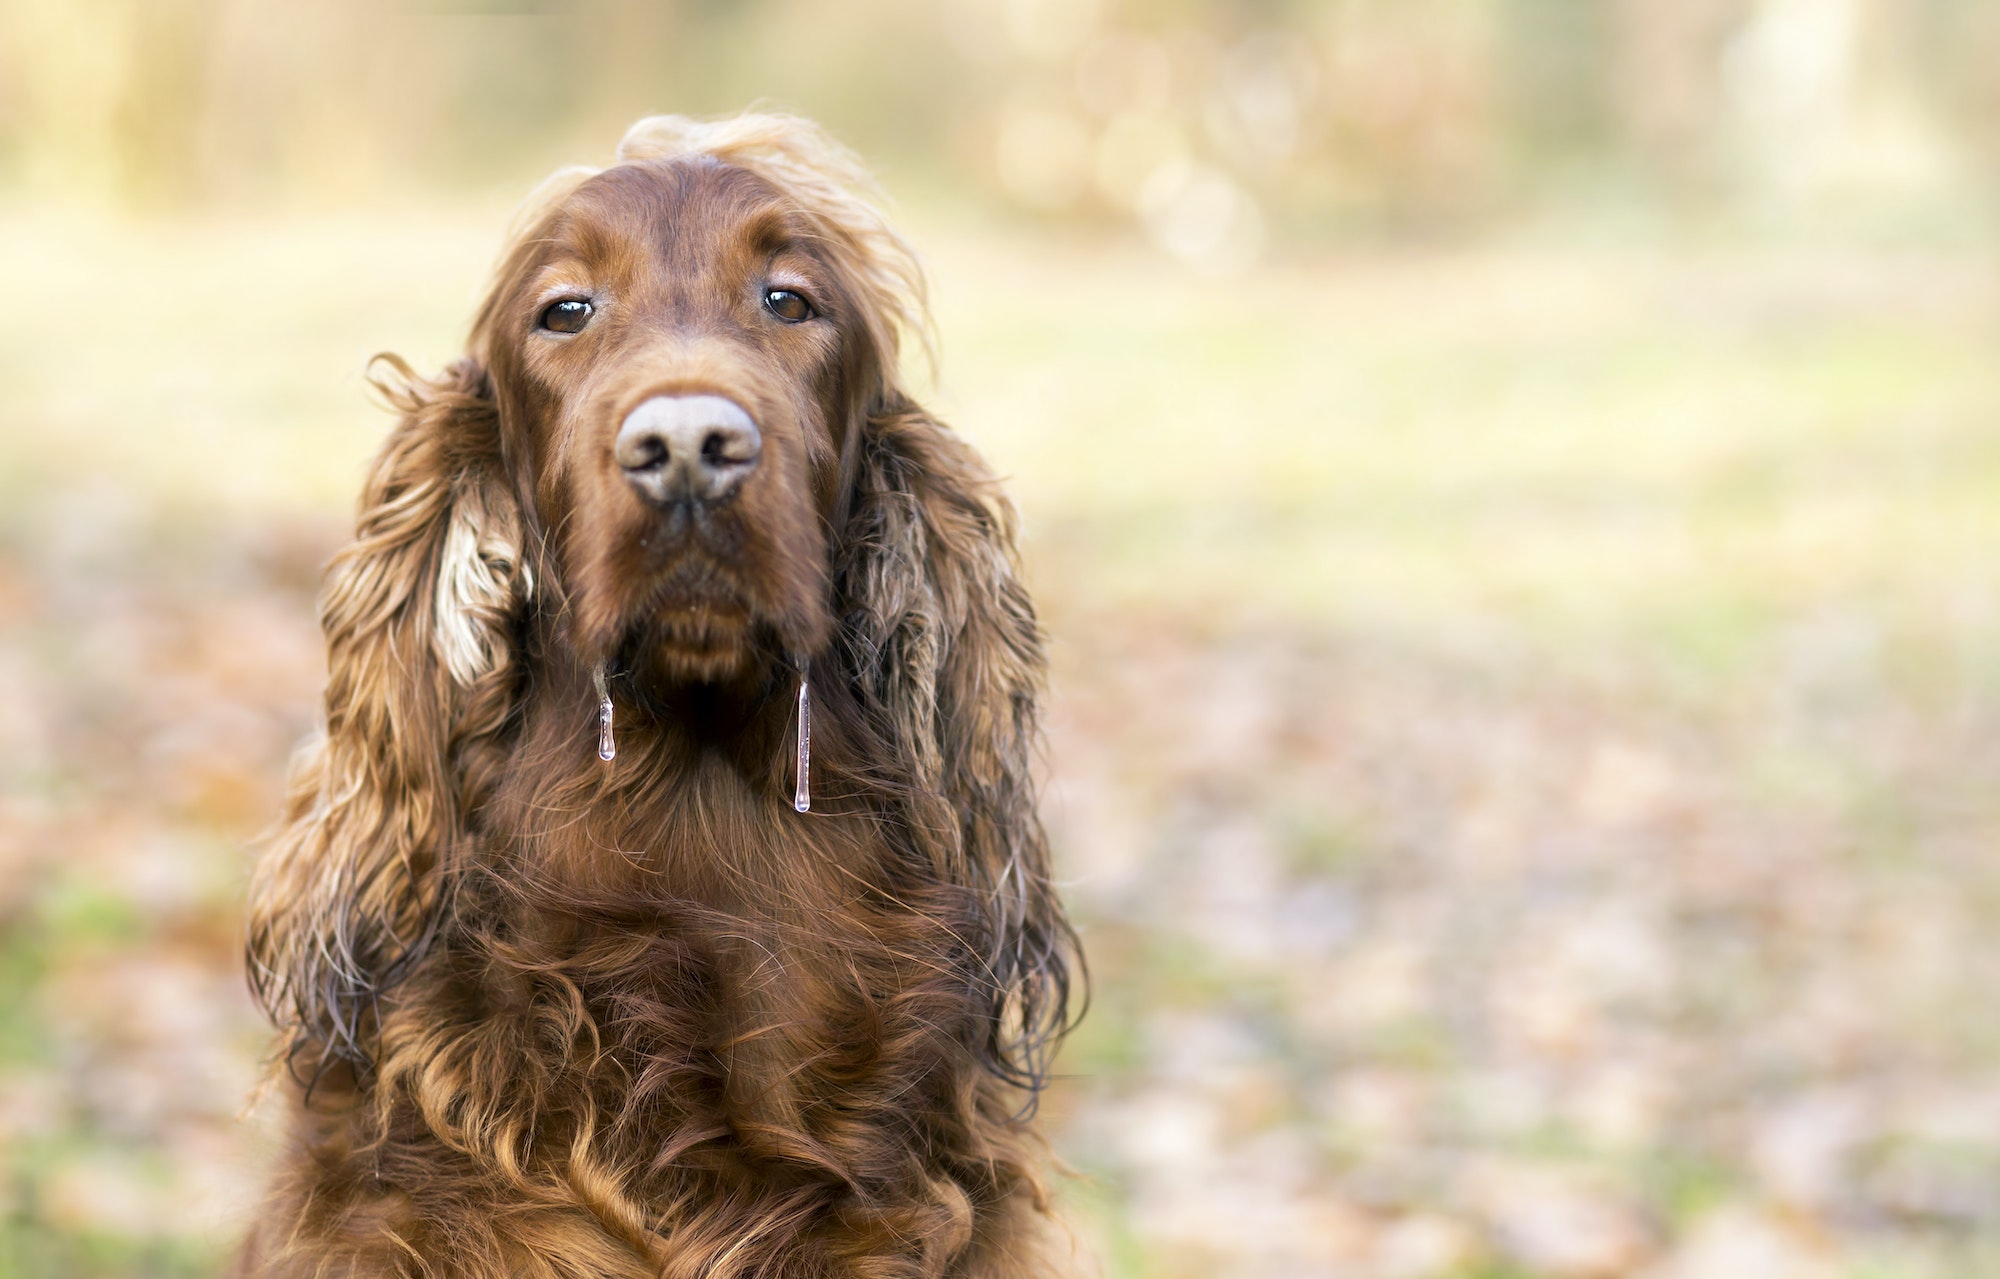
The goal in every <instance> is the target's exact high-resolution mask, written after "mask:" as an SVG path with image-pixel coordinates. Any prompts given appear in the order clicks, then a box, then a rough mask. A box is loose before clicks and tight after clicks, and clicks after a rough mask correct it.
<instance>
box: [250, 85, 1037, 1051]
mask: <svg viewBox="0 0 2000 1279" xmlns="http://www.w3.org/2000/svg"><path fill="white" fill-rule="evenodd" d="M866 192H867V187H866V184H865V179H864V178H863V176H862V174H861V171H860V170H859V168H858V167H857V166H856V165H855V163H854V162H853V160H852V159H851V157H850V156H848V154H847V153H846V152H844V151H843V150H841V149H840V148H839V147H838V146H837V145H835V144H834V143H833V142H832V141H831V140H830V139H828V138H827V137H826V135H825V134H824V133H822V132H821V131H820V130H818V129H817V128H816V127H814V126H812V125H809V124H806V123H804V122H802V121H798V120H795V119H791V118H788V117H780V116H762V115H749V116H741V117H737V118H735V119H731V120H726V121H722V122H718V123H711V124H702V123H697V122H693V121H688V120H684V119H680V118H675V117H660V118H656V119H652V120H647V121H642V122H641V123H640V124H639V125H638V126H636V127H635V128H634V129H633V130H632V132H631V133H630V134H628V135H627V137H626V139H625V142H624V144H623V145H622V146H621V148H620V152H619V162H618V163H617V164H615V165H614V166H612V167H610V168H608V169H604V170H569V171H565V172H563V173H559V174H557V175H556V176H555V177H554V178H552V179H550V181H549V182H547V183H545V184H544V186H543V188H542V189H541V190H540V191H539V192H538V193H537V194H536V196H534V197H533V198H532V199H531V200H530V202H529V205H528V207H527V209H526V210H525V211H524V213H523V215H522V217H521V218H520V219H519V220H518V223H517V226H518V229H517V231H516V232H515V234H514V235H513V236H512V238H511V239H510V243H509V246H508V248H507V250H506V252H505V253H504V255H503V259H502V262H501V266H500V269H499V271H498V273H497V276H496V280H495V283H494V285H493V288H492V290H491V291H490V293H489V295H488V297H487V299H486V301H485V303H484V305H483V306H482V307H481V308H480V311H479V314H478V317H477V319H476V321H475V323H474V326H473V333H472V340H471V342H470V343H469V345H468V350H467V354H466V356H465V358H464V359H462V360H460V361H458V362H457V363H456V364H454V365H453V366H452V367H451V368H450V369H449V370H447V371H446V373H445V374H444V375H443V376H441V377H438V378H434V379H426V378H420V377H417V376H415V375H414V374H413V373H412V372H411V371H410V370H409V369H408V368H407V366H405V365H403V364H402V363H401V362H400V361H395V360H390V362H389V363H390V367H391V369H392V371H393V372H394V374H395V376H394V377H393V378H385V379H384V380H383V381H382V383H381V385H382V386H383V387H384V390H385V391H386V392H387V394H388V396H389V398H390V399H391V401H392V402H393V403H394V404H395V406H396V407H397V408H398V409H399V410H400V411H401V413H402V420H401V422H400V423H399V425H398V427H397V428H396V430H395V431H393V432H392V433H391V435H390V438H389V440H388V442H387V444H386V445H385V446H384V448H383V451H382V453H381V455H380V456H379V457H378V459H377V461H376V463H375V467H374V470H373V472H372V474H371V476H370V480H369V484H368V487H367V489H366V491H365V492H364V495H363V499H362V509H361V516H360V520H359V526H358V530H357V537H356V540H355V542H354V544H353V545H351V546H350V547H348V548H347V549H346V550H344V551H342V552H341V553H340V555H339V556H338V557H336V559H335V561H334V563H333V565H332V567H331V568H330V569H329V571H328V577H327V586H326V592H325V596H324V600H323V603H322V610H323V615H324V616H323V621H324V625H325V629H326V634H327V643H328V650H329V666H330V677H329V680H328V686H327V693H326V713H327V728H326V733H325V734H324V738H323V740H322V742H321V744H320V746H319V747H318V749H317V750H316V751H314V752H309V753H308V754H306V755H305V756H303V757H302V761H301V763H300V765H299V766H298V768H297V770H296V772H295V776H294V780H293V787H292V796H291V801H290V808H289V811H288V813H287V817H286V821H285V823H284V825H283V827H282V828H281V830H280V832H279V835H278V837H277V839H276V840H275V841H274V843H273V846H272V848H271V849H270V850H269V852H268V853H267V854H266V855H265V858H264V860H263V862H262V863H261V865H260V867H259V873H258V877H257V880H256V883H255V885H254V887H253V894H252V920H251V940H250V959H251V973H252V980H253V984H254V985H255V986H256V988H257V990H258V992H259V994H260V996H261V997H262V998H263V999H264V1001H265V1003H266V1005H267V1007H269V1008H270V1009H271V1010H272V1012H273V1015H274V1016H275V1017H276V1019H277V1020H278V1021H279V1022H280V1023H281V1025H283V1026H285V1027H286V1028H287V1029H288V1030H289V1031H290V1033H291V1040H292V1043H291V1047H292V1048H293V1050H294V1051H295V1052H300V1053H304V1054H306V1055H307V1056H308V1058H309V1059H311V1060H314V1061H318V1062H321V1063H324V1062H326V1061H327V1060H329V1059H343V1060H345V1061H347V1062H349V1063H351V1064H353V1065H354V1066H356V1067H357V1068H359V1069H361V1070H363V1071H364V1072H365V1069H366V1066H367V1062H368V1060H369V1054H370V1045H369V1036H370V1033H371V1032H370V1029H369V1020H370V1016H371V1013H370V1009H371V1008H372V1007H373V1006H374V1004H375V1001H377V1000H378V999H380V998H381V997H382V995H383V994H384V993H385V992H386V991H387V990H389V989H390V988H391V987H393V986H394V985H395V984H396V983H397V982H398V981H400V980H401V979H402V978H403V977H404V976H406V975H407V974H408V972H409V970H410V968H411V966H412V965H413V964H415V963H416V962H417V961H418V960H419V959H420V958H421V956H422V955H423V954H424V953H425V950H426V948H427V947H428V946H429V945H430V944H431V941H432V938H433V936H434V931H435V929H436V928H437V927H438V921H439V918H440V915H441V913H442V912H440V911H439V909H438V904H439V901H440V898H441V894H442V893H443V891H444V887H443V885H444V884H445V883H446V881H447V880H448V879H449V875H450V870H451V867H452V866H453V864H454V863H455V861H457V860H460V859H463V858H464V857H467V856H469V855H471V854H470V852H469V849H470V847H471V845H472V842H473V841H472V839H471V836H470V835H469V833H468V832H469V831H470V829H471V822H472V818H473V815H474V814H476V813H477V812H478V811H479V809H480V806H481V805H482V803H483V802H484V801H485V799H486V798H487V796H488V795H489V794H490V792H491V786H492V784H493V779H494V778H495V776H497V775H498V774H499V773H500V772H501V771H502V770H501V769H500V768H499V767H498V765H499V763H500V762H501V761H502V760H504V758H505V756H506V754H507V752H508V751H509V750H510V749H512V738H511V736H510V734H512V733H513V732H514V731H516V729H517V727H518V724H519V716H517V715H516V714H515V711H516V709H517V707H518V704H519V699H520V698H521V696H522V695H523V689H524V688H526V687H529V686H534V685H539V686H541V687H544V688H547V687H551V686H555V685H561V684H562V683H563V681H564V680H568V681H570V682H571V683H574V680H575V678H576V672H577V671H579V670H583V671H587V670H589V669H590V668H591V667H592V666H593V665H595V664H598V663H603V664H605V665H607V666H609V667H611V668H612V669H613V670H615V671H616V672H617V673H618V676H619V678H620V680H621V681H623V686H624V687H627V688H628V689H630V690H632V691H633V692H634V693H635V694H637V695H638V696H640V697H641V698H642V699H644V698H645V696H646V694H647V693H649V692H652V691H657V690H661V689H667V690H671V689H673V688H679V687H686V686H691V685H714V684H723V685H737V686H745V687H751V688H755V687H758V686H759V685H760V682H761V684H762V685H763V686H765V687H767V688H768V686H769V685H770V684H771V682H772V680H773V677H774V672H780V671H783V670H785V669H786V668H787V667H789V666H791V665H793V664H796V663H801V662H803V663H806V664H808V665H809V666H810V669H811V671H812V678H813V681H814V684H815V687H816V688H822V689H826V690H827V691H828V692H829V693H830V694H831V695H832V702H833V704H834V705H835V706H836V707H846V708H848V709H849V710H850V711H851V712H852V715H853V716H854V718H855V721H856V730H857V731H856V733H855V734H854V735H853V736H852V739H851V740H853V741H855V742H864V741H865V742H869V743H875V744H876V746H877V747H878V748H879V751H880V753H881V755H882V756H883V757H882V758H877V759H869V760H865V761H851V762H852V763H854V764H855V765H856V767H855V769H854V770H853V775H854V776H857V777H860V776H862V775H866V776H869V777H874V778H878V779H882V780H883V782H884V783H885V784H884V786H883V788H882V789H881V791H880V793H879V794H877V795H876V796H875V797H874V798H873V799H872V800H871V801H869V802H871V803H874V804H875V805H877V806H879V807H883V808H889V807H899V808H901V809H903V810H905V811H903V812H902V813H901V814H900V816H899V818H898V820H896V821H894V822H892V823H890V824H888V825H887V826H886V827H885V829H893V830H897V831H901V832H905V833H906V834H905V835H903V836H899V838H907V839H909V840H911V841H913V842H915V843H917V844H920V845H923V847H921V848H917V849H914V850H912V851H913V852H915V853H917V854H918V856H916V857H915V858H913V859H912V863H911V864H921V865H928V866H931V867H934V868H935V874H937V875H938V876H940V877H942V878H943V879H944V880H946V881H947V882H948V883H949V884H951V885H953V886H954V887H955V888H962V889H964V890H967V891H966V894H965V896H966V897H967V899H969V900H972V901H974V902H976V903H977V910H978V911H979V912H980V914H981V922H980V923H979V924H978V925H977V926H976V927H975V928H973V929H971V930H970V931H971V932H973V933H975V934H978V935H977V936H971V937H968V940H969V941H970V942H972V943H973V944H974V945H975V947H976V950H977V954H976V963H975V964H974V967H975V968H976V970H977V971H976V972H974V973H973V974H971V976H972V979H973V980H974V984H975V985H984V986H990V992H989V994H990V1007H989V1009H988V1014H989V1022H990V1034H989V1036H988V1043H987V1044H986V1046H985V1055H986V1057H987V1059H988V1064H989V1065H990V1066H992V1068H993V1069H994V1070H995V1071H996V1072H997V1073H999V1074H1001V1075H1003V1076H1006V1077H1008V1078H1011V1079H1015V1080H1017V1081H1020V1082H1029V1083H1032V1082H1033V1081H1035V1080H1037V1079H1038V1078H1039V1076H1040V1072H1041V1070H1042V1068H1043V1064H1044V1061H1045V1053H1046V1050H1047V1048H1048V1046H1049V1044H1050V1041H1051V1038H1052V1036H1053V1035H1054V1034H1055V1033H1057V1032H1058V1031H1059V1029H1060V1027H1061V1025H1062V1024H1063V1020H1064V1011H1065V1010H1064V1005H1065V1002H1066V999H1067V982H1068V968H1067V966H1066V953H1067V945H1068V934H1067V928H1066V925H1065V924H1064V923H1063V920H1062V917H1061V913H1060V910H1059V909H1058V907H1057V905H1056V902H1055V898H1054V895H1053V892H1052V890H1051V889H1050V887H1049V883H1048V874H1047V856H1046V849H1045V846H1044V841H1043V837H1042V833H1041V829H1040V826H1039V824H1038V823H1037V821H1036V819H1035V815H1034V811H1033V802H1032V791H1031V786H1030V782H1029V778H1028V756H1029V751H1030V744H1031V741H1032V737H1033V734H1034V719H1033V717H1034V705H1035V700H1036V696H1037V690H1038V687H1039V681H1040V675H1041V651H1040V640H1039V636H1038V634H1037V630H1036V626H1035V622H1034V617H1033V613H1032V610H1031V609H1030V607H1029V605H1028V602H1027V598H1026V595H1025V593H1024V592H1023V590H1022V589H1021V586H1020V584H1019V582H1018V580H1017V578H1016V576H1015V572H1014V568H1013V545H1012V543H1013V525H1012V515H1011V512H1010V510H1009V509H1008V507H1007V506H1006V503H1005V502H1004V501H1003V500H1001V499H1000V498H999V497H998V496H997V495H996V494H995V492H994V491H993V488H992V484H991V481H990V478H989V476H988V475H987V473H986V471H985V469H984V467H983V466H982V465H981V463H980V462H979V460H978V459H977V457H976V456H975V455H974V454H973V453H972V452H971V450H970V449H968V448H967V447H966V446H965V445H964V444H963V443H962V442H960V441H959V440H958V439H957V438H956V437H955V436H954V435H952V433H951V432H949V431H948V430H946V429H945V428H943V427H941V426H939V425H937V424H936V423H935V422H933V421H932V420H931V419H930V418H929V417H928V416H927V415H926V414H924V413H923V412H922V410H921V409H919V408H918V407H917V406H916V405H915V404H914V403H913V402H912V401H911V400H910V399H909V397H908V396H907V394H906V393H905V392H904V390H903V389H902V387H901V386H900V384H899V380H898V375H897V365H898V343H899V341H902V340H906V339H907V337H908V336H909V335H910V334H912V333H920V332H921V330H922V327H923V323H924V320H923V315H922V306H921V299H922V282H921V276H920V274H919V272H918V269H917V266H916V263H915V261H914V259H913V258H912V257H911V255H910V254H909V252H908V250H907V249H906V248H905V246H904V245H903V242H902V241H901V239H900V238H899V237H898V236H897V235H896V234H895V233H894V232H893V231H892V230H891V229H890V227H889V226H888V224H887V223H886V222H885V221H884V219H883V218H882V216H881V214H880V213H879V212H877V211H876V209H875V207H874V205H873V204H872V203H870V201H869V200H868V198H867V195H866ZM537 663H538V664H540V665H541V666H543V667H548V668H550V669H546V670H529V669H528V668H529V667H530V666H532V665H534V664H537ZM531 677H532V678H531ZM669 701H670V699H665V700H663V699H657V698H656V699H653V703H652V704H653V705H655V706H659V705H666V704H668V703H669ZM593 719H594V714H593V710H592V705H591V703H588V702H586V701H584V700H582V699H580V698H579V699H578V700H577V704H576V707H575V742H576V747H575V751H574V754H575V756H576V758H575V760H574V761H573V762H572V766H573V767H574V768H576V769H579V770H580V769H584V768H595V767H599V765H598V762H597V760H596V757H595V752H594V751H593V750H592V749H591V745H590V744H591V741H592V722H593ZM779 745H780V746H782V745H784V744H783V743H780V744H779ZM836 763H837V762H836ZM772 774H773V775H774V776H782V775H783V774H782V772H781V770H777V769H773V770H772ZM750 780H752V781H753V784H754V783H756V779H755V778H752V779H750ZM773 789H774V793H773V794H772V795H771V796H770V802H772V803H773V804H780V803H783V802H784V798H783V796H782V795H781V794H779V793H776V791H775V788H773ZM800 820H802V821H809V820H812V819H811V818H810V817H805V818H801V819H800Z"/></svg>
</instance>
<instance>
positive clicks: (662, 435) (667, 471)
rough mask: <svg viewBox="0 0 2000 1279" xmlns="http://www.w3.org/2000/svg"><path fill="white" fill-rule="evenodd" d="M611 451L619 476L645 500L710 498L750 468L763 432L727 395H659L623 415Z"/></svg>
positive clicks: (732, 487)
mask: <svg viewBox="0 0 2000 1279" xmlns="http://www.w3.org/2000/svg"><path fill="white" fill-rule="evenodd" d="M614 453H615V456H616V457H617V461H618V465H619V466H620V467H621V468H623V470H624V472H625V478H626V479H627V480H629V481H631V483H632V485H633V487H635V488H637V489H638V490H639V492H640V494H641V495H642V496H644V497H645V498H647V499H648V500H650V501H654V502H671V501H679V500H681V499H684V498H694V499H699V500H703V501H714V500H717V499H720V498H723V497H727V496H728V495H729V494H730V493H731V492H732V491H734V490H735V488H736V487H737V485H739V484H741V483H742V482H743V479H744V478H745V477H746V476H747V475H749V474H750V472H751V471H753V470H755V469H756V466H757V460H758V458H759V456H761V454H762V453H763V437H762V435H761V434H759V432H758V430H757V424H756V423H755V422H752V421H751V420H750V415H749V414H748V413H746V412H744V411H743V408H742V406H740V405H738V404H737V403H736V402H735V401H733V400H727V399H724V398H723V397H721V396H719V395H659V396H654V397H653V398H652V399H650V400H647V401H646V402H645V403H643V404H641V405H640V406H639V407H638V408H636V409H633V410H632V412H631V413H629V414H627V415H626V418H625V421H624V422H623V423H622V424H621V425H620V426H619V428H618V440H617V443H616V446H615V448H614Z"/></svg>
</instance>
